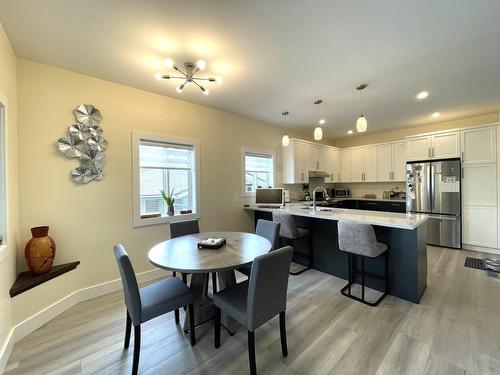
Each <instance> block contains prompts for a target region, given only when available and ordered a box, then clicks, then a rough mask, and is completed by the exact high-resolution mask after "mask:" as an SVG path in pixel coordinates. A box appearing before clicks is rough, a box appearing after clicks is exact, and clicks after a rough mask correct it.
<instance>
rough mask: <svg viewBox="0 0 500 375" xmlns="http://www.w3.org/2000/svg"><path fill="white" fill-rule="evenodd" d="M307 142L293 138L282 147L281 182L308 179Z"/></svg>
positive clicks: (304, 180) (296, 182) (302, 181)
mask: <svg viewBox="0 0 500 375" xmlns="http://www.w3.org/2000/svg"><path fill="white" fill-rule="evenodd" d="M308 151H309V150H308V144H307V143H305V142H300V141H298V140H295V139H291V140H290V144H289V145H288V146H284V147H282V155H283V162H282V164H283V183H284V184H300V183H307V182H308V181H309V173H308V165H307V164H308V163H307V161H308V153H309V152H308Z"/></svg>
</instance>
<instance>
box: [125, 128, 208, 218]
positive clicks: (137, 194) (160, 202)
mask: <svg viewBox="0 0 500 375" xmlns="http://www.w3.org/2000/svg"><path fill="white" fill-rule="evenodd" d="M132 138H133V147H134V150H133V153H134V225H136V226H140V225H148V224H159V223H166V222H171V221H175V220H186V219H188V218H198V217H199V213H200V201H199V198H200V194H199V177H198V176H199V167H198V165H199V163H198V150H199V146H198V141H197V140H193V139H184V138H173V137H165V136H158V135H151V134H141V133H136V132H134V133H133V136H132ZM161 190H163V191H164V192H165V193H166V194H167V195H170V194H171V195H172V196H173V197H174V198H175V202H174V214H173V215H170V216H169V214H168V207H167V204H166V203H165V200H164V199H163V197H162V195H161V192H160V191H161Z"/></svg>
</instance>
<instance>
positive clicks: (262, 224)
mask: <svg viewBox="0 0 500 375" xmlns="http://www.w3.org/2000/svg"><path fill="white" fill-rule="evenodd" d="M280 226H281V225H280V223H275V222H273V221H269V220H263V219H259V220H258V221H257V226H256V227H255V234H257V235H258V236H262V237H264V238H267V239H268V240H269V242H271V250H274V249H276V247H277V244H278V241H279V233H280ZM251 270H252V265H248V266H245V267H241V268H238V271H240V272H241V273H242V274H244V275H246V276H250V271H251Z"/></svg>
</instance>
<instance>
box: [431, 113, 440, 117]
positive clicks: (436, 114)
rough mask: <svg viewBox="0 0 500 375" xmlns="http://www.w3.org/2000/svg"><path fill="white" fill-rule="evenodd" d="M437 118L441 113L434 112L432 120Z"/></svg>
mask: <svg viewBox="0 0 500 375" xmlns="http://www.w3.org/2000/svg"><path fill="white" fill-rule="evenodd" d="M439 116H441V113H439V112H434V113H433V114H432V117H433V118H438V117H439Z"/></svg>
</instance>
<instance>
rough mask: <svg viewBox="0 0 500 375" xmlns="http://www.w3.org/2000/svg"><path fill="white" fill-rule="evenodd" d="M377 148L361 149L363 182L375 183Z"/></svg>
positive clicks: (367, 147)
mask: <svg viewBox="0 0 500 375" xmlns="http://www.w3.org/2000/svg"><path fill="white" fill-rule="evenodd" d="M377 177H378V176H377V146H366V147H363V181H366V182H374V181H377Z"/></svg>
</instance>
